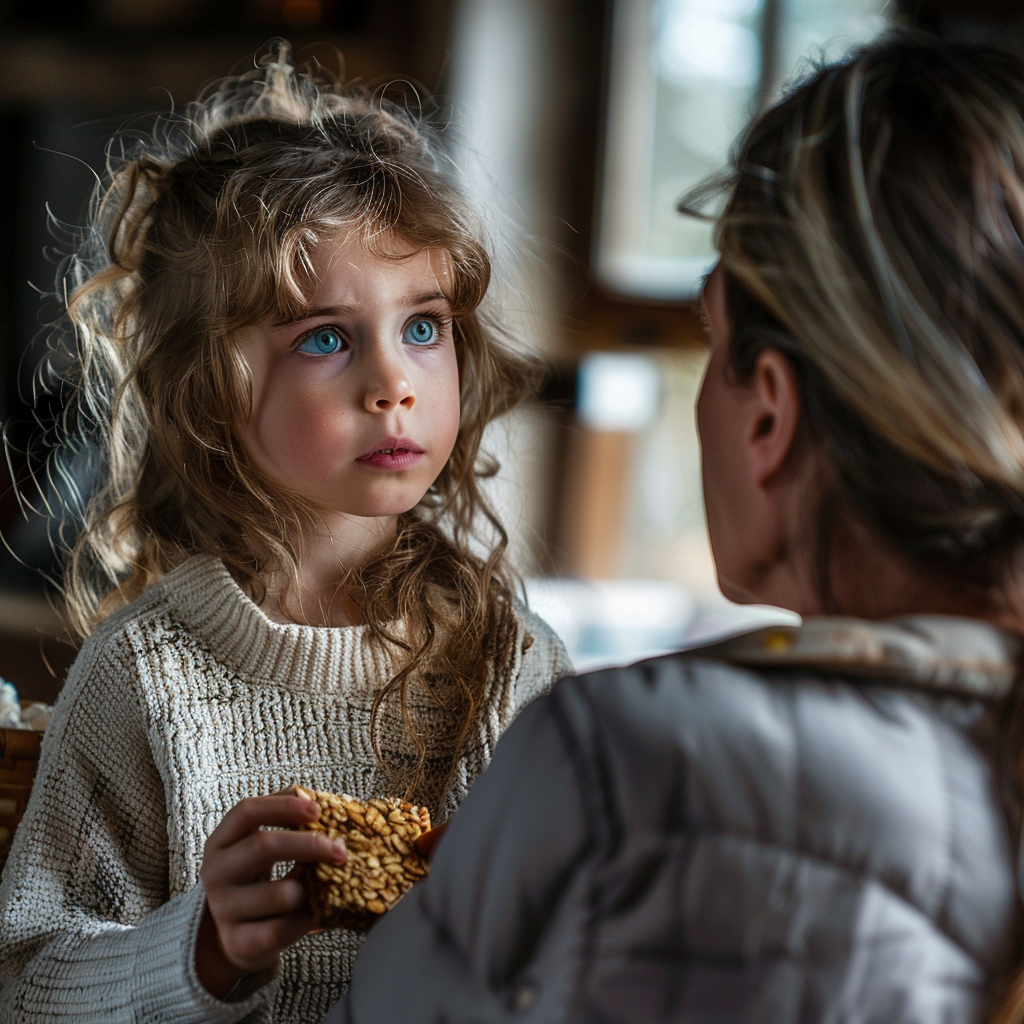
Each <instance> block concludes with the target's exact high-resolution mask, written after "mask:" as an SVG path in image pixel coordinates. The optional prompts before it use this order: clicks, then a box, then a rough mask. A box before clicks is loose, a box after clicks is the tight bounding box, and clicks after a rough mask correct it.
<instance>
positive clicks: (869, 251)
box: [682, 31, 1024, 1024]
mask: <svg viewBox="0 0 1024 1024" xmlns="http://www.w3.org/2000/svg"><path fill="white" fill-rule="evenodd" d="M723 185H724V191H725V193H726V195H727V202H726V205H725V208H724V212H723V213H722V215H721V216H720V218H719V219H718V222H717V227H716V231H717V243H718V247H719V250H720V252H721V259H722V265H723V268H724V270H725V273H726V282H727V285H726V286H727V305H728V309H729V313H730V317H731V320H732V327H733V336H732V339H731V343H730V362H731V369H732V372H733V374H734V375H735V377H736V378H737V379H739V380H741V381H743V380H748V379H749V377H750V374H751V373H752V372H753V369H754V366H755V362H756V360H757V356H758V354H759V353H760V352H761V351H762V350H764V349H765V348H768V347H772V348H775V349H778V350H781V351H782V352H784V353H786V354H787V355H788V357H789V358H790V359H791V360H792V362H793V365H794V367H795V369H796V372H797V376H798V380H799V382H800V388H801V397H802V401H803V411H804V414H805V416H806V420H807V425H808V433H809V436H810V437H811V438H812V439H813V441H814V443H815V444H816V445H817V446H818V449H819V451H820V452H821V454H822V456H823V463H824V466H825V470H826V472H825V474H824V476H825V481H824V484H823V487H824V493H823V495H822V507H821V508H820V509H819V513H818V515H817V517H816V520H815V523H816V529H817V530H818V531H819V535H818V537H817V563H818V581H819V589H820V591H821V596H822V602H823V605H824V606H825V607H829V605H830V603H831V595H830V593H829V580H828V568H829V563H830V555H831V553H832V543H831V532H830V531H831V530H832V528H833V525H834V524H835V522H836V521H837V519H838V518H839V517H841V516H844V515H845V516H854V517H857V518H858V519H859V520H860V521H862V522H865V523H867V524H868V525H869V526H870V527H871V528H873V529H875V530H877V531H879V533H880V534H881V536H883V537H884V538H886V539H887V540H888V541H889V542H890V543H891V544H892V545H893V546H894V547H895V548H896V549H897V550H898V551H900V552H901V553H902V554H903V555H904V556H905V557H906V558H907V559H908V560H909V561H910V562H911V563H912V564H914V565H915V566H916V567H917V568H918V569H919V570H920V571H921V572H923V573H925V574H930V575H931V577H932V578H933V579H936V580H939V581H941V582H942V583H943V584H944V585H946V586H954V587H956V588H957V589H959V590H960V591H961V592H963V591H964V589H965V588H970V589H969V592H971V593H973V594H974V595H975V597H976V598H977V600H978V602H979V607H988V606H991V605H990V602H992V601H996V602H999V601H1002V600H1007V599H1008V600H1009V601H1010V602H1011V604H1015V605H1016V606H1017V607H1020V605H1021V595H1020V593H1019V588H1020V587H1021V585H1022V582H1024V56H1022V55H1021V54H1020V53H1018V52H1015V51H1012V50H1010V49H1005V48H1000V47H996V46H992V45H981V44H966V43H965V44H948V43H944V42H941V41H939V40H938V39H936V38H933V37H930V36H919V35H917V34H914V33H911V32H907V31H897V32H894V33H892V34H890V35H887V36H885V37H882V38H881V39H879V40H878V41H876V42H874V43H872V44H870V45H868V46H866V47H863V48H862V49H859V50H857V51H855V52H853V53H852V54H851V55H850V56H849V57H848V58H847V59H846V60H844V61H841V62H839V63H836V64H831V65H827V66H824V67H820V68H817V69H815V70H814V71H813V72H812V73H811V74H810V75H809V76H808V77H807V78H805V79H804V80H803V81H800V82H798V83H797V84H796V85H795V86H794V87H793V88H792V89H791V90H790V91H789V93H788V94H787V95H786V96H785V97H784V98H783V99H782V100H781V101H780V102H779V103H778V104H776V105H775V106H774V107H772V108H771V109H769V110H767V111H765V112H764V113H763V114H761V115H760V116H758V117H757V118H756V119H755V120H754V122H753V123H752V124H751V126H750V127H749V129H748V130H747V132H746V133H745V135H744V136H743V138H742V139H741V140H740V142H739V144H738V146H737V148H736V151H735V154H734V157H733V160H732V165H731V169H730V171H729V173H728V176H727V178H726V180H725V181H724V183H723V182H721V181H720V182H717V183H712V184H711V185H709V186H708V187H707V188H706V189H705V190H703V191H698V192H695V193H693V194H691V195H690V196H687V197H686V198H685V199H684V200H683V203H682V208H683V209H684V210H686V211H688V212H689V211H693V210H695V209H699V208H700V205H701V203H702V202H703V200H705V199H707V198H708V195H709V194H710V193H714V192H716V191H718V190H720V189H723ZM1011 589H1013V590H1016V591H1018V592H1017V593H1016V594H1015V595H1011V594H1010V593H1009V591H1010V590H1011ZM999 720H1000V732H1001V738H1002V752H1003V753H1002V755H1001V756H1002V758H1003V761H1002V764H1001V771H1002V777H1003V779H1004V780H1005V783H1006V785H1005V795H1006V798H1007V807H1008V809H1009V811H1010V814H1011V816H1012V817H1013V818H1015V819H1016V821H1017V822H1018V828H1019V822H1020V809H1021V803H1022V799H1021V796H1022V792H1024V675H1022V676H1021V677H1020V678H1018V680H1017V682H1016V684H1015V685H1014V687H1013V688H1012V691H1011V693H1010V694H1009V696H1008V698H1007V700H1006V701H1005V703H1004V705H1003V706H1002V708H1001V710H1000V714H999ZM1018 958H1019V954H1018ZM992 997H993V1009H992V1016H991V1018H990V1020H991V1022H992V1024H1021V1022H1022V1021H1024V967H1022V966H1021V964H1020V963H1019V962H1018V964H1017V966H1016V967H1015V970H1014V973H1012V974H1011V975H1010V976H1009V977H1004V978H1003V979H1001V980H999V981H998V982H997V984H996V987H995V990H994V991H993V994H992Z"/></svg>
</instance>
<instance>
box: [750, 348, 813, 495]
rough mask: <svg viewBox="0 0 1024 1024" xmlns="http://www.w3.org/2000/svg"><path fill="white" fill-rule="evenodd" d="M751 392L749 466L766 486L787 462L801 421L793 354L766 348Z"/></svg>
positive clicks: (754, 374)
mask: <svg viewBox="0 0 1024 1024" xmlns="http://www.w3.org/2000/svg"><path fill="white" fill-rule="evenodd" d="M748 394H749V399H748V401H749V405H748V415H747V424H748V431H747V437H746V444H747V448H748V465H749V467H750V476H751V480H752V481H753V482H754V483H755V484H757V485H758V486H759V487H761V488H765V487H768V486H770V485H771V483H772V479H773V477H775V476H776V474H777V473H778V472H779V470H780V469H781V468H782V466H783V465H784V463H785V462H786V459H787V457H788V456H789V454H790V452H791V450H792V448H793V442H794V439H795V437H796V431H797V426H798V425H799V422H800V404H801V403H800V388H799V385H798V382H797V377H796V370H795V369H794V367H793V363H792V362H791V360H790V359H789V357H788V356H786V355H785V354H784V353H782V352H781V351H779V349H777V348H766V349H764V350H762V351H761V353H760V354H759V355H758V357H757V362H756V363H755V364H754V373H753V375H752V378H751V381H750V384H749V392H748Z"/></svg>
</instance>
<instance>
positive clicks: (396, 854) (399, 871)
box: [292, 786, 430, 929]
mask: <svg viewBox="0 0 1024 1024" xmlns="http://www.w3.org/2000/svg"><path fill="white" fill-rule="evenodd" d="M292 792H294V793H296V794H298V795H299V796H303V797H306V799H308V800H315V801H316V803H317V805H318V806H319V807H320V817H319V818H318V819H317V820H316V821H312V822H310V823H309V824H307V825H305V826H303V828H304V829H306V830H308V831H311V832H320V833H322V834H323V835H326V836H327V837H328V838H329V839H337V838H339V837H340V838H341V839H343V840H344V841H345V846H346V848H347V849H348V860H347V861H345V863H344V864H340V865H338V864H328V863H325V862H322V863H318V864H301V865H299V874H300V876H301V877H302V881H303V883H304V884H305V886H306V892H307V894H308V898H309V909H310V912H311V913H312V915H313V918H314V919H315V920H316V922H317V924H319V925H320V926H321V927H324V928H334V927H338V926H343V927H345V928H356V929H365V928H369V927H370V925H371V924H373V922H374V921H375V920H376V919H378V918H379V917H380V916H381V915H382V914H385V913H387V911H389V910H390V909H391V908H392V907H393V906H394V905H395V904H396V903H397V902H398V901H399V899H401V897H402V895H403V894H404V893H406V892H408V890H409V889H411V888H412V886H413V885H414V884H415V883H416V882H418V881H419V880H420V879H421V878H423V877H424V876H425V875H426V873H427V870H428V869H427V862H426V860H425V859H424V858H423V857H421V856H420V855H419V854H418V853H417V852H416V848H415V845H414V844H415V842H416V840H417V839H418V838H419V837H420V836H421V835H422V834H423V833H424V832H429V831H430V812H429V811H428V810H427V809H426V808H425V807H416V806H414V805H413V804H409V803H405V802H404V801H401V800H395V799H393V798H389V799H376V800H366V801H363V800H355V799H353V798H352V797H350V796H345V795H344V794H335V793H322V792H320V791H319V790H311V789H306V788H305V787H303V786H293V787H292Z"/></svg>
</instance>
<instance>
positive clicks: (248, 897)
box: [196, 794, 346, 998]
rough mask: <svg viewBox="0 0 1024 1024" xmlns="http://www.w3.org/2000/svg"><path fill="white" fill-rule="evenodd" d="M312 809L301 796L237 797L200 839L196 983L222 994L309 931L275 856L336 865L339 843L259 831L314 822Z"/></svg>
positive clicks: (297, 886)
mask: <svg viewBox="0 0 1024 1024" xmlns="http://www.w3.org/2000/svg"><path fill="white" fill-rule="evenodd" d="M319 813H320V812H319V809H318V808H317V805H316V803H315V802H314V801H312V800H307V799H305V798H304V797H300V796H295V795H290V794H277V795H274V796H260V797H250V798H249V799H247V800H242V801H241V802H240V803H238V804H236V805H235V806H234V807H232V808H231V810H230V811H228V813H227V814H225V815H224V819H223V821H221V823H220V824H219V825H218V826H217V827H216V828H215V829H214V830H213V832H212V833H211V835H210V838H209V839H208V840H207V841H206V848H205V850H204V853H203V866H202V868H201V869H200V872H199V875H200V877H201V878H202V880H203V886H204V888H205V889H206V909H205V910H204V911H203V919H202V921H201V922H200V925H199V935H198V937H197V940H196V971H197V973H198V974H199V980H200V981H201V982H202V983H203V987H204V988H206V990H207V991H208V992H209V993H210V994H211V995H214V996H217V997H218V998H223V997H224V996H225V995H227V994H228V992H230V990H231V989H232V988H233V987H234V985H235V984H236V983H237V982H238V981H240V980H241V979H242V978H244V977H245V976H246V975H248V974H255V973H257V972H259V971H265V970H268V969H269V968H272V967H274V966H275V965H276V964H277V961H278V957H279V956H280V954H281V951H282V950H283V949H286V948H287V947H288V946H290V945H291V944H292V943H293V942H296V941H297V940H298V939H300V938H302V936H303V935H305V934H306V933H307V932H310V931H313V930H314V925H313V919H312V918H311V917H310V916H309V914H308V912H306V911H305V910H304V909H303V903H304V900H305V892H304V890H303V887H302V883H301V882H299V881H298V879H295V878H291V877H287V878H282V879H279V880H278V881H276V882H272V881H271V880H270V873H271V870H272V869H273V867H274V865H275V864H276V863H277V862H278V861H289V860H292V861H297V862H302V863H306V862H315V861H331V862H333V863H335V864H343V863H344V861H345V857H346V854H345V844H344V843H343V842H341V841H340V840H337V841H334V840H330V839H328V838H327V837H326V836H324V835H319V834H317V833H316V832H284V831H266V829H267V828H268V827H273V826H278V827H280V826H296V825H303V824H305V823H306V822H309V821H315V820H316V818H317V816H318V815H319Z"/></svg>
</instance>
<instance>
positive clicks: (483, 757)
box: [0, 558, 570, 1024]
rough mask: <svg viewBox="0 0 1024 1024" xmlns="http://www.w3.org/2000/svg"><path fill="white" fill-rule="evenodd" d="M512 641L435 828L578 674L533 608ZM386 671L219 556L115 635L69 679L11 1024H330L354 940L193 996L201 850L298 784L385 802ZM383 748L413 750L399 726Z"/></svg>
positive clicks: (352, 633) (11, 954) (21, 922)
mask: <svg viewBox="0 0 1024 1024" xmlns="http://www.w3.org/2000/svg"><path fill="white" fill-rule="evenodd" d="M519 629H520V635H519V638H518V642H517V643H516V645H515V651H516V653H515V657H514V659H513V662H512V663H511V664H509V665H507V666H505V668H504V671H503V672H501V673H499V674H498V678H497V679H496V680H495V682H494V683H493V684H492V690H491V693H490V699H489V702H488V706H487V711H486V714H485V715H484V717H483V720H482V722H481V724H480V727H479V730H478V733H477V736H476V737H475V739H474V741H473V742H472V743H471V744H470V746H469V748H468V749H467V750H466V751H465V752H464V753H463V755H462V757H461V758H460V760H459V763H458V766H457V770H456V773H455V779H454V782H451V783H450V784H448V785H446V784H445V779H444V776H445V774H446V773H445V772H444V771H443V767H442V766H441V765H436V766H434V770H433V772H432V773H431V774H430V781H429V785H428V787H427V792H426V794H425V801H426V802H427V803H428V805H429V806H430V810H431V814H432V815H433V816H434V818H435V820H437V819H438V818H444V817H446V816H447V815H449V814H450V813H451V812H452V811H453V810H454V809H455V808H456V806H457V805H458V803H459V801H460V800H461V799H462V797H463V796H464V795H465V793H466V791H467V789H468V788H469V786H470V785H471V784H472V782H473V780H474V779H475V778H476V777H477V775H478V774H479V773H480V772H481V771H482V770H483V768H484V767H485V765H486V764H487V762H488V760H489V759H490V756H491V752H492V750H493V749H494V744H495V743H496V741H497V739H498V736H499V735H500V734H501V732H502V731H503V730H504V729H505V728H506V727H507V726H508V725H509V724H510V722H511V721H512V719H513V718H514V717H515V715H516V714H517V712H519V711H520V710H521V709H522V708H523V707H524V706H525V705H526V704H528V703H529V702H530V701H531V700H533V699H534V698H535V697H537V696H538V695H540V694H542V693H544V692H545V691H546V690H547V689H549V687H550V686H551V685H552V684H553V683H554V682H555V681H556V680H557V679H558V678H560V677H561V676H563V675H566V674H568V672H569V671H570V665H569V661H568V658H567V656H566V653H565V650H564V648H563V647H562V645H561V643H560V642H559V641H558V639H557V638H556V637H555V635H554V634H553V633H552V631H551V630H550V628H549V627H548V626H547V625H546V624H545V623H544V622H543V621H542V620H540V619H538V618H537V617H536V616H534V615H532V614H530V613H529V612H527V611H525V610H521V613H520V626H519ZM389 668H390V662H389V660H388V658H387V657H386V656H385V655H383V654H382V653H381V652H380V651H378V650H377V649H376V648H375V647H373V646H371V645H370V643H369V642H368V639H367V636H366V630H365V629H363V628H362V627H358V626H353V627H348V628H344V629H326V628H316V627H310V626H282V625H278V624H276V623H274V622H271V621H270V620H269V619H268V618H267V617H266V616H265V615H264V614H263V613H262V612H261V611H260V610H259V609H258V608H257V607H256V605H255V604H253V602H252V601H250V600H249V599H248V598H247V597H246V596H245V595H244V594H243V592H242V591H241V589H240V588H239V587H238V585H237V584H236V583H235V582H234V580H233V579H232V578H231V576H230V575H229V574H228V572H227V571H226V570H225V568H224V566H223V565H222V564H221V563H220V562H219V561H218V560H216V559H212V558H194V559H191V560H190V561H188V562H186V563H185V564H184V565H182V566H180V567H179V568H178V569H176V570H175V571H173V572H171V573H169V574H168V575H167V576H166V577H165V578H164V579H162V580H161V581H160V582H158V583H156V584H155V585H153V586H152V587H150V588H148V589H147V590H146V591H145V592H144V593H143V595H142V596H141V597H140V598H139V599H138V600H137V601H136V602H134V604H132V605H131V606H129V607H128V608H125V609H123V610H122V611H120V612H118V613H116V614H114V615H112V616H111V617H110V618H109V619H107V620H106V621H105V622H104V623H103V624H102V625H101V626H100V627H99V628H98V629H97V630H96V632H95V633H94V634H93V635H92V636H91V637H90V638H89V640H88V641H87V642H86V644H85V646H84V647H83V648H82V652H81V654H80V655H79V657H78V660H77V661H76V662H75V664H74V666H73V668H72V669H71V672H70V674H69V675H68V680H67V683H66V684H65V686H64V689H63V692H62V693H61V697H60V700H59V702H58V706H57V710H56V713H55V715H54V718H53V721H52V723H51V725H50V728H49V730H48V731H47V733H46V737H45V740H44V743H43V751H42V759H41V762H40V765H39V774H38V776H37V779H36V783H35V788H34V790H33V794H32V800H31V802H30V805H29V808H28V811H27V813H26V815H25V818H24V819H23V821H22V823H21V825H20V827H19V829H18V833H17V836H16V838H15V844H14V849H13V850H12V852H11V856H10V859H9V860H8V863H7V867H6V869H5V871H4V876H3V884H2V886H0V986H2V987H0V1021H4V1022H9V1024H21V1022H26V1024H27V1022H33V1024H36V1022H51V1021H65V1022H70V1021H74V1022H76V1024H88V1022H92V1021H95V1022H100V1021H102V1022H103V1024H116V1022H122V1021H123V1022H138V1024H142V1022H146V1024H165V1022H166V1024H172V1022H173V1024H198V1022H235V1021H247V1022H250V1021H251V1022H257V1021H259V1022H270V1021H273V1022H275V1024H277V1022H280V1024H285V1022H288V1024H291V1022H295V1024H298V1022H300V1021H301V1022H303V1024H313V1022H316V1021H319V1019H320V1018H321V1016H322V1015H323V1014H324V1013H325V1012H326V1011H327V1010H328V1008H329V1007H330V1006H331V1005H332V1003H333V1002H334V1001H335V1000H336V999H337V998H338V996H339V995H340V994H341V992H342V989H343V986H344V985H345V983H346V982H347V980H348V977H349V974H350V973H351V968H352V961H353V958H354V957H355V954H356V951H357V950H358V948H359V942H360V940H359V937H358V936H356V935H354V934H353V933H351V932H346V931H342V930H337V931H329V932H322V933H320V934H317V935H309V936H306V937H305V938H304V939H302V940H301V941H300V942H298V943H297V944H296V945H295V946H293V947H291V948H290V949H289V950H288V951H287V952H286V953H285V955H284V956H283V957H282V967H281V971H280V975H279V976H278V977H277V978H275V979H271V980H269V981H267V979H266V978H257V979H253V982H252V984H250V985H249V986H248V989H246V988H245V986H243V987H242V989H241V991H236V993H235V996H234V999H233V1001H230V1002H226V1001H221V1000H218V999H215V998H214V997H212V996H211V995H209V994H208V993H207V992H206V991H205V990H204V989H203V988H202V987H201V985H200V984H199V980H198V978H197V976H196V972H195V966H194V948H195V937H196V930H197V927H198V924H199V919H200V916H201V914H202V910H203V903H204V895H203V887H202V883H201V882H200V880H199V868H200V866H201V864H202V859H203V844H204V843H205V841H206V838H207V836H208V835H209V834H210V832H211V831H213V829H214V827H215V826H216V825H217V824H218V822H219V821H220V820H221V818H223V816H224V814H225V813H226V812H227V811H228V810H229V809H230V808H231V807H233V806H234V805H235V804H236V803H237V802H238V801H239V800H241V799H242V798H243V797H246V796H256V795H261V794H266V793H273V792H275V791H277V790H280V789H282V788H284V787H285V786H288V785H290V784H291V783H295V782H298V783H303V784H305V785H307V786H313V787H316V788H318V789H325V790H332V791H336V792H347V793H351V794H353V795H354V796H357V797H361V798H367V797H371V796H375V795H380V794H384V795H389V794H388V785H387V782H386V779H385V777H384V776H383V775H382V773H381V772H380V770H379V768H378V765H377V761H376V758H375V757H374V753H373V749H372V747H371V744H370V736H369V716H370V708H371V705H372V700H373V694H374V692H375V690H376V689H377V688H378V687H379V686H380V685H381V683H382V682H383V681H385V680H386V679H387V678H388V677H389ZM438 724H439V727H440V726H441V723H440V722H439V723H438ZM383 745H384V748H385V754H386V755H388V754H390V755H392V756H395V757H401V756H402V755H403V754H404V753H407V752H408V748H407V746H406V742H405V740H404V734H403V731H402V727H401V723H400V722H398V721H394V720H391V721H385V722H384V725H383ZM264 982H265V983H264Z"/></svg>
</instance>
